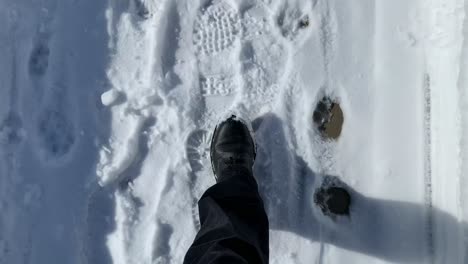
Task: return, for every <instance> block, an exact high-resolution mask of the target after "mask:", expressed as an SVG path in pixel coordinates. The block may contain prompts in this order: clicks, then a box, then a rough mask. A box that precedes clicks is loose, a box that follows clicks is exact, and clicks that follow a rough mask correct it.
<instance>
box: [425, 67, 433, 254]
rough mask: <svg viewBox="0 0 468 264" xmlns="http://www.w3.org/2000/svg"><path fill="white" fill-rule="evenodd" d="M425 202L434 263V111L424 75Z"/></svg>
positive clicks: (429, 78) (427, 79)
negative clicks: (432, 116)
mask: <svg viewBox="0 0 468 264" xmlns="http://www.w3.org/2000/svg"><path fill="white" fill-rule="evenodd" d="M423 85H424V87H423V92H424V153H425V154H424V155H425V157H424V196H425V197H424V200H425V203H426V219H425V225H426V243H427V244H426V247H427V253H428V258H429V261H431V263H433V262H434V235H433V232H434V231H433V230H434V214H433V205H432V154H431V153H432V132H431V131H432V122H431V120H432V118H431V115H432V110H431V77H430V76H429V74H425V75H424V81H423Z"/></svg>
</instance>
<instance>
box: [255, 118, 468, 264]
mask: <svg viewBox="0 0 468 264" xmlns="http://www.w3.org/2000/svg"><path fill="white" fill-rule="evenodd" d="M253 128H254V130H255V136H256V141H257V150H258V151H257V152H258V154H257V161H256V164H255V168H254V172H255V175H256V178H257V180H258V183H259V188H260V192H261V195H262V197H263V199H264V203H265V208H266V210H267V214H268V217H269V220H270V228H271V229H273V230H281V231H287V232H292V233H295V234H297V235H298V236H301V237H304V238H306V239H309V240H310V241H315V242H322V243H328V244H332V245H335V246H337V247H340V248H343V249H346V250H351V251H355V252H359V253H362V254H366V255H370V256H374V257H377V258H380V259H384V260H387V261H392V262H399V263H401V262H412V263H414V262H425V261H427V260H428V258H430V257H431V253H432V252H431V250H432V249H431V246H430V245H431V242H430V241H431V239H432V237H433V236H432V234H431V232H432V230H429V229H428V228H427V219H428V213H427V208H426V207H425V206H424V205H421V204H413V203H408V202H399V201H390V200H382V199H376V198H371V197H367V196H365V195H362V194H360V193H359V192H357V191H356V190H354V189H352V188H351V187H350V186H348V185H346V184H345V183H343V182H342V181H341V180H340V179H339V178H338V177H333V176H327V175H317V174H316V173H315V172H314V171H312V170H311V169H310V168H309V167H308V165H307V163H306V162H305V161H304V160H303V159H302V158H301V157H299V156H296V155H295V154H294V150H292V149H291V148H290V146H289V144H288V140H287V137H286V134H285V131H284V126H283V123H282V121H281V119H279V118H278V117H276V116H275V115H272V114H267V115H265V116H263V117H261V118H259V119H257V120H255V121H254V122H253ZM324 182H329V183H330V182H332V183H333V184H334V185H338V186H340V187H343V188H345V189H346V190H348V192H349V193H350V195H351V208H350V215H349V216H335V217H333V219H332V218H331V217H328V216H325V215H324V214H323V213H322V211H321V210H320V208H319V207H318V206H317V205H316V204H314V199H313V195H314V192H315V190H316V189H317V188H318V187H320V186H321V184H322V183H324ZM432 215H433V217H434V218H437V219H438V222H437V223H438V224H440V225H441V226H443V227H444V228H446V229H449V230H448V232H449V234H457V233H458V232H459V231H458V230H460V223H459V222H458V221H457V220H456V219H455V218H454V217H452V216H451V215H449V214H447V213H445V212H443V211H440V210H437V209H433V211H432ZM463 225H464V226H465V225H466V224H463ZM446 229H444V230H446ZM454 239H457V238H455V237H454ZM448 257H450V256H448ZM454 258H455V256H454Z"/></svg>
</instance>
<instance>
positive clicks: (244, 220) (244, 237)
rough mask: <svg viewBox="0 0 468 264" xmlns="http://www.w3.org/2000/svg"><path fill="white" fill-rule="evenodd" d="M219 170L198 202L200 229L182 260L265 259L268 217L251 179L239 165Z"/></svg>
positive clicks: (187, 262) (245, 261)
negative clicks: (218, 176)
mask: <svg viewBox="0 0 468 264" xmlns="http://www.w3.org/2000/svg"><path fill="white" fill-rule="evenodd" d="M223 173H226V174H225V175H223V177H222V179H223V180H222V181H221V182H218V183H217V184H215V185H214V186H212V187H211V188H210V189H208V190H207V191H206V192H205V193H204V194H203V196H202V198H201V199H200V201H199V202H198V207H199V213H200V223H201V229H200V231H199V232H198V234H197V236H196V238H195V241H194V243H193V245H192V246H191V247H190V249H189V250H188V252H187V254H186V256H185V260H184V263H185V264H192V263H197V264H202V263H203V264H206V263H261V264H263V263H268V257H269V244H268V238H269V235H268V228H269V227H268V218H267V215H266V213H265V209H264V206H263V201H262V199H261V197H260V195H259V193H258V186H257V183H256V181H255V179H254V178H253V176H252V175H250V172H248V171H247V170H245V169H242V168H241V169H235V170H234V169H230V170H228V171H224V172H223Z"/></svg>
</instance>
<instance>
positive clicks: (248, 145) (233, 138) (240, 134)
mask: <svg viewBox="0 0 468 264" xmlns="http://www.w3.org/2000/svg"><path fill="white" fill-rule="evenodd" d="M210 152H211V153H210V154H211V165H212V167H213V172H214V174H215V178H216V181H217V182H220V181H222V180H223V178H224V177H223V175H224V173H223V171H226V170H227V169H233V168H235V169H241V170H247V171H248V172H249V173H248V174H252V167H253V164H254V161H255V143H254V141H253V139H252V136H251V135H250V131H249V128H248V127H247V125H246V124H245V123H243V121H241V120H239V119H238V118H237V117H236V116H235V115H232V116H231V117H230V118H228V119H227V120H225V121H223V122H222V123H221V124H219V125H218V126H217V127H216V129H215V132H214V134H213V139H212V141H211V151H210Z"/></svg>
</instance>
